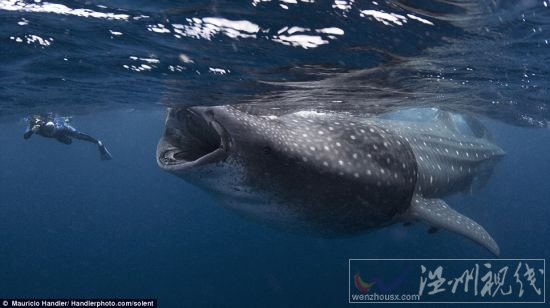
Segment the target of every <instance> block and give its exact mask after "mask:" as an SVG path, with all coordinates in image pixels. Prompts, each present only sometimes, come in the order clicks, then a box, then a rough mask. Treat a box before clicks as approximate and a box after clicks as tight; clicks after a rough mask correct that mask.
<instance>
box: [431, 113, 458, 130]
mask: <svg viewBox="0 0 550 308" xmlns="http://www.w3.org/2000/svg"><path fill="white" fill-rule="evenodd" d="M435 119H436V120H437V121H439V122H441V124H443V126H445V127H446V128H447V129H448V130H450V131H452V132H453V133H459V132H460V131H459V129H458V127H457V126H456V123H455V121H454V120H453V116H452V115H451V113H449V112H447V111H443V110H437V112H436V114H435Z"/></svg>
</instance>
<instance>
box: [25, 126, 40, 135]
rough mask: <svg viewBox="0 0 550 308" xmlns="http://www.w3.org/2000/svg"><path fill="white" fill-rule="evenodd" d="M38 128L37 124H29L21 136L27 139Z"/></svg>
mask: <svg viewBox="0 0 550 308" xmlns="http://www.w3.org/2000/svg"><path fill="white" fill-rule="evenodd" d="M38 128H39V127H38V125H34V126H31V125H30V124H29V126H28V127H27V130H26V131H25V134H23V138H25V139H29V138H30V137H31V136H32V134H34V133H35V132H37V131H38Z"/></svg>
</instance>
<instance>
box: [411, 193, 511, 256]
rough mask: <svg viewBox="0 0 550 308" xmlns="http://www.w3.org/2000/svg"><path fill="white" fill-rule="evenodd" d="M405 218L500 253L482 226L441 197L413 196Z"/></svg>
mask: <svg viewBox="0 0 550 308" xmlns="http://www.w3.org/2000/svg"><path fill="white" fill-rule="evenodd" d="M405 220H406V221H411V220H412V221H422V222H424V223H426V224H428V225H429V226H431V227H432V228H437V229H446V230H448V231H451V232H454V233H458V234H460V235H462V236H464V237H466V238H468V239H470V240H472V241H474V242H476V243H478V244H480V245H481V246H483V247H485V248H487V249H488V250H489V251H490V252H491V253H493V254H494V255H495V256H498V255H499V254H500V248H499V247H498V244H497V243H496V242H495V240H493V238H492V237H491V235H490V234H489V233H488V232H487V231H486V230H485V229H484V228H483V227H482V226H480V225H479V224H478V223H476V222H475V221H473V220H471V219H470V218H468V217H466V216H464V215H462V214H460V213H458V212H457V211H455V210H453V209H452V208H451V207H450V206H448V205H447V203H445V201H443V200H441V199H424V198H422V197H420V196H414V197H413V200H412V203H411V207H410V208H409V210H408V211H407V214H406V217H405Z"/></svg>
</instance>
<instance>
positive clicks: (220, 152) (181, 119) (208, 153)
mask: <svg viewBox="0 0 550 308" xmlns="http://www.w3.org/2000/svg"><path fill="white" fill-rule="evenodd" d="M228 145H229V137H228V134H227V132H226V131H225V129H224V128H223V127H222V126H221V125H220V124H219V123H218V122H216V121H215V120H213V119H208V118H207V117H205V116H204V115H203V114H202V113H200V112H196V111H195V110H193V109H192V108H185V109H171V110H170V111H169V113H168V117H167V120H166V130H165V132H164V136H163V137H162V138H161V140H160V141H159V144H158V146H157V163H158V165H159V166H160V167H161V168H163V169H165V170H168V171H183V170H185V169H188V168H192V167H196V166H199V165H205V164H210V163H215V162H218V161H222V160H224V159H225V158H226V157H227V149H228Z"/></svg>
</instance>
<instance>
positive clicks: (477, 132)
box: [462, 115, 493, 141]
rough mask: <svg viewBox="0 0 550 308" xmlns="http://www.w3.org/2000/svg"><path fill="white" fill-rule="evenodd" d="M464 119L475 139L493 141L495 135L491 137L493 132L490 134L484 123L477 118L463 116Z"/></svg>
mask: <svg viewBox="0 0 550 308" xmlns="http://www.w3.org/2000/svg"><path fill="white" fill-rule="evenodd" d="M462 119H464V122H466V125H468V127H469V128H470V130H471V131H472V133H473V134H474V136H475V137H477V138H482V139H485V140H489V141H493V135H491V132H489V130H488V129H487V128H486V127H485V125H483V123H481V121H479V120H478V119H477V118H475V117H473V116H471V115H463V116H462Z"/></svg>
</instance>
